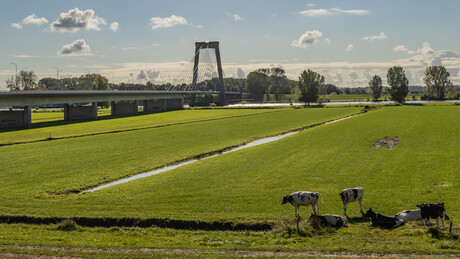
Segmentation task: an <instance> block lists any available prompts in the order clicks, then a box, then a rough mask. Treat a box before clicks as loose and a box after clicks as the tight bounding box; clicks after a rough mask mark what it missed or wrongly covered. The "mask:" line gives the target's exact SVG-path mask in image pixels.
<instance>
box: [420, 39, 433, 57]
mask: <svg viewBox="0 0 460 259" xmlns="http://www.w3.org/2000/svg"><path fill="white" fill-rule="evenodd" d="M417 53H420V54H422V55H431V54H434V50H433V49H432V48H431V45H430V43H428V42H424V43H423V44H422V48H420V49H418V50H417Z"/></svg>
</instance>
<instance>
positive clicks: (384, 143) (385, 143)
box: [373, 136, 399, 149]
mask: <svg viewBox="0 0 460 259" xmlns="http://www.w3.org/2000/svg"><path fill="white" fill-rule="evenodd" d="M398 143H399V136H396V137H394V138H389V137H384V138H383V139H379V140H376V141H374V146H373V147H374V148H375V149H377V148H382V147H386V148H388V149H391V148H394V147H395V146H396V145H398Z"/></svg>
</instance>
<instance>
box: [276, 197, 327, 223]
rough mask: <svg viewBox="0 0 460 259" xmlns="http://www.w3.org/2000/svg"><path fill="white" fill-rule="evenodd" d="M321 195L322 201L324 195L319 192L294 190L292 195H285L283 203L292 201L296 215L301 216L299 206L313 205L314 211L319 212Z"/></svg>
mask: <svg viewBox="0 0 460 259" xmlns="http://www.w3.org/2000/svg"><path fill="white" fill-rule="evenodd" d="M319 196H321V201H322V200H323V196H322V195H321V194H320V193H319V192H304V191H300V192H294V193H291V194H290V195H287V196H283V201H282V202H281V204H286V203H288V202H289V203H291V204H292V206H294V208H295V217H296V218H298V217H299V206H310V205H311V206H312V208H313V213H314V214H317V213H318V214H319V206H318V201H319Z"/></svg>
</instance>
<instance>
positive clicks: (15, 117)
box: [0, 106, 32, 129]
mask: <svg viewBox="0 0 460 259" xmlns="http://www.w3.org/2000/svg"><path fill="white" fill-rule="evenodd" d="M31 113H32V110H31V107H30V106H24V110H22V111H13V110H11V111H0V129H12V128H30V127H31V126H32V116H31Z"/></svg>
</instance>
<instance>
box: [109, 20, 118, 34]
mask: <svg viewBox="0 0 460 259" xmlns="http://www.w3.org/2000/svg"><path fill="white" fill-rule="evenodd" d="M118 25H119V23H117V22H113V23H111V24H110V27H109V30H111V31H113V32H116V31H118Z"/></svg>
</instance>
